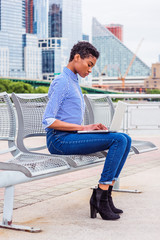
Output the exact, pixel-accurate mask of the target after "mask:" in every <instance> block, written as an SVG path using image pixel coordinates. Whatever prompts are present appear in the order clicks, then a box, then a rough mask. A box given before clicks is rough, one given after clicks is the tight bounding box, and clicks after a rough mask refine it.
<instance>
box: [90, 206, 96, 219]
mask: <svg viewBox="0 0 160 240" xmlns="http://www.w3.org/2000/svg"><path fill="white" fill-rule="evenodd" d="M90 213H91V218H96V217H97V209H96V208H95V207H94V206H93V205H91V204H90Z"/></svg>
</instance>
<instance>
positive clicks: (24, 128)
mask: <svg viewBox="0 0 160 240" xmlns="http://www.w3.org/2000/svg"><path fill="white" fill-rule="evenodd" d="M12 99H13V102H14V104H15V108H16V110H17V115H18V137H17V146H18V148H19V149H21V151H24V152H27V151H28V150H32V151H37V150H40V149H44V148H46V146H41V147H37V148H35V147H34V148H30V149H27V148H26V146H25V144H24V139H25V138H28V137H36V136H45V135H46V132H45V130H44V128H43V127H42V118H43V114H44V111H45V108H46V105H47V102H48V96H47V95H41V96H33V97H26V96H19V95H17V94H15V93H12ZM83 122H84V124H89V123H90V111H89V110H88V108H87V107H86V108H85V114H84V121H83Z"/></svg>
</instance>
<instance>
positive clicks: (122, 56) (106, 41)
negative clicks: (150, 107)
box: [92, 18, 150, 77]
mask: <svg viewBox="0 0 160 240" xmlns="http://www.w3.org/2000/svg"><path fill="white" fill-rule="evenodd" d="M92 43H93V45H94V46H95V47H96V48H97V49H98V51H99V52H100V57H99V59H98V61H97V64H96V68H97V69H96V68H95V69H93V76H95V77H96V76H99V75H100V74H101V73H102V72H103V70H104V69H105V72H106V75H107V76H108V77H116V76H120V75H122V76H123V75H124V74H125V72H126V70H127V68H128V66H129V64H130V62H131V60H132V58H133V56H134V53H133V52H131V51H130V50H129V49H128V48H127V47H126V46H125V45H124V44H123V43H122V42H121V41H120V40H119V39H118V38H117V37H116V36H115V35H113V34H112V33H111V32H110V31H109V30H108V29H106V28H105V27H104V26H103V25H101V24H100V23H99V22H98V21H97V20H96V19H95V18H93V22H92ZM148 75H150V68H149V67H148V66H147V65H146V64H145V63H144V62H143V61H142V60H141V59H139V58H138V57H136V58H135V60H134V62H133V64H132V66H131V68H130V70H129V72H128V74H127V76H139V77H140V76H148Z"/></svg>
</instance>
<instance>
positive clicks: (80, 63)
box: [75, 54, 97, 78]
mask: <svg viewBox="0 0 160 240" xmlns="http://www.w3.org/2000/svg"><path fill="white" fill-rule="evenodd" d="M77 55H78V56H77V58H76V61H75V73H78V74H79V75H80V76H81V77H82V78H85V77H86V76H88V75H89V73H91V72H92V68H93V67H94V66H95V64H96V61H97V59H96V58H95V57H93V56H92V55H90V56H89V57H87V58H84V59H82V58H81V57H80V55H79V54H77Z"/></svg>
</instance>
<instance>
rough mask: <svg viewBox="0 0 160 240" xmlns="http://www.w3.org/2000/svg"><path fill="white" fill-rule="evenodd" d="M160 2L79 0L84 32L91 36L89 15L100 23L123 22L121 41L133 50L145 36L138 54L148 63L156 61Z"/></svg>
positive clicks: (153, 0) (159, 53)
mask: <svg viewBox="0 0 160 240" xmlns="http://www.w3.org/2000/svg"><path fill="white" fill-rule="evenodd" d="M159 10H160V2H159V1H158V0H152V1H151V0H149V1H147V2H146V1H144V0H141V1H138V0H135V1H134V2H133V1H127V0H121V1H118V0H113V1H109V0H99V1H98V6H97V1H95V0H87V1H86V0H82V16H83V24H82V26H83V33H84V34H89V35H90V39H91V23H92V17H95V18H96V19H97V20H98V21H99V22H100V23H101V24H102V25H106V24H122V25H123V39H124V44H125V45H126V46H127V47H128V48H129V49H130V50H131V51H132V52H136V49H137V46H138V44H139V43H140V41H141V39H144V40H143V42H142V44H141V46H140V48H139V51H138V53H137V56H138V57H139V58H141V59H142V61H144V62H145V63H146V64H147V65H148V66H149V67H151V65H152V63H155V62H158V56H159V55H160V31H159V29H160V15H159Z"/></svg>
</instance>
